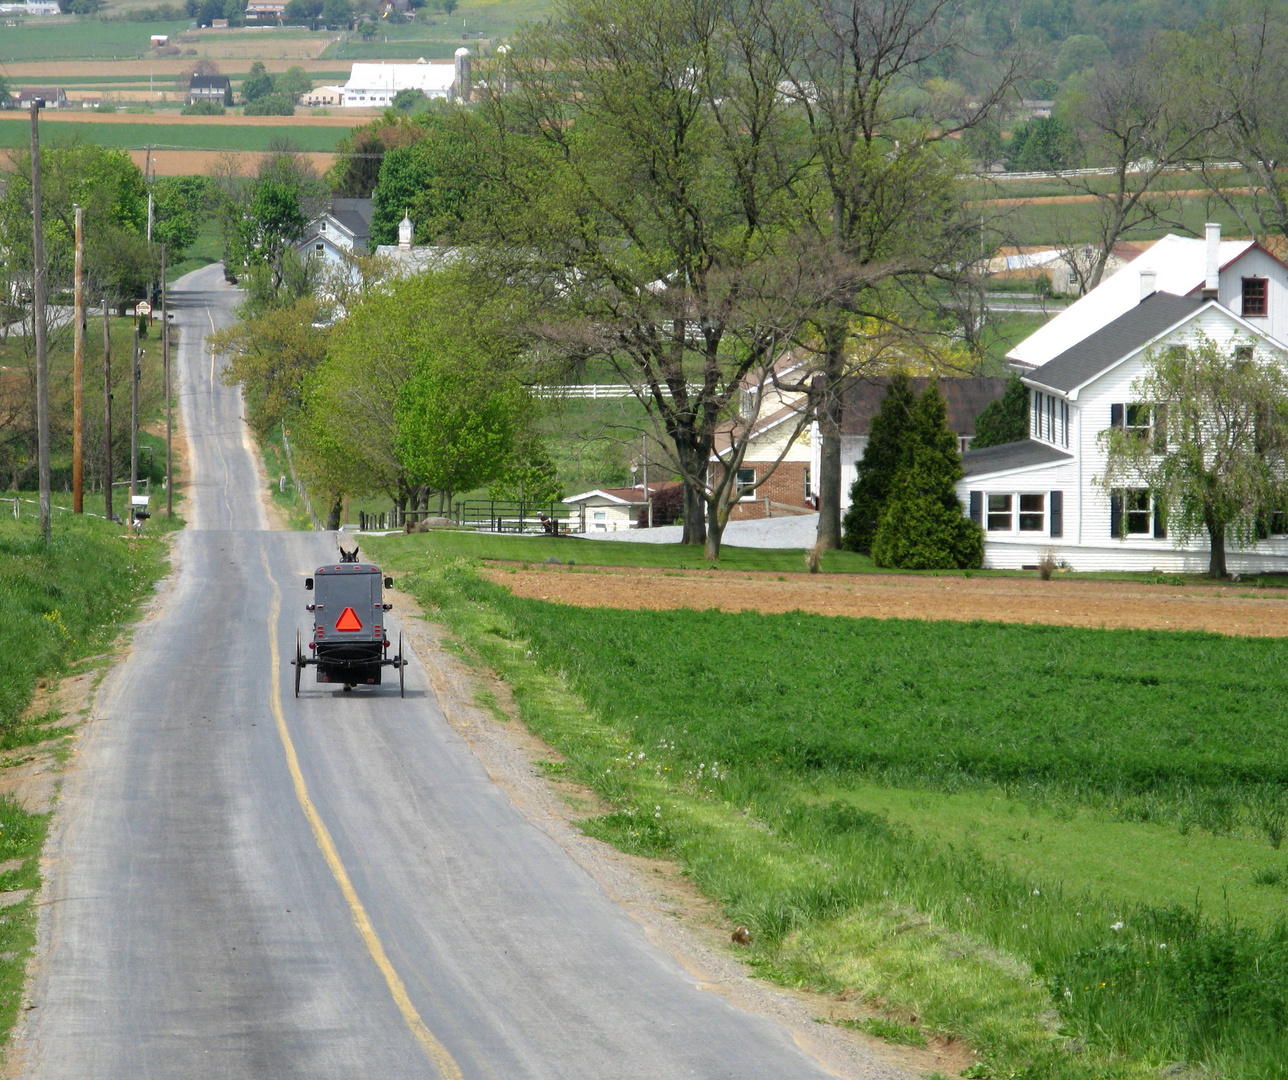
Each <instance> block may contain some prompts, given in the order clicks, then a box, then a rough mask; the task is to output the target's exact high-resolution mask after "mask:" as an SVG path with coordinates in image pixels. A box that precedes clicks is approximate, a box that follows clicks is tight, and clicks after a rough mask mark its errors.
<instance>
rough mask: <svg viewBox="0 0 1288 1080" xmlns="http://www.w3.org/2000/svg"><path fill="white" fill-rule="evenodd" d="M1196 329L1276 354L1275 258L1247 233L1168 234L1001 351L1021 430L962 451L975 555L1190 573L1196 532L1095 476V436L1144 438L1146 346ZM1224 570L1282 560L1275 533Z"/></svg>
mask: <svg viewBox="0 0 1288 1080" xmlns="http://www.w3.org/2000/svg"><path fill="white" fill-rule="evenodd" d="M1198 335H1203V336H1205V337H1207V338H1210V339H1212V340H1214V341H1216V342H1218V343H1219V344H1221V345H1222V346H1225V347H1230V348H1234V347H1241V348H1247V349H1249V350H1250V351H1251V354H1252V355H1253V356H1254V357H1256V358H1257V359H1259V360H1264V361H1271V362H1277V363H1288V344H1285V342H1288V266H1285V265H1284V264H1283V263H1282V262H1280V261H1279V260H1278V259H1276V258H1275V257H1274V256H1273V255H1271V254H1270V253H1269V252H1268V251H1266V250H1265V249H1264V248H1262V247H1261V246H1260V245H1258V244H1256V243H1254V242H1253V241H1251V240H1245V241H1238V242H1229V241H1226V242H1224V243H1223V242H1222V241H1221V230H1220V226H1218V225H1209V226H1208V227H1207V236H1206V239H1204V240H1190V239H1186V238H1183V237H1177V236H1168V237H1166V238H1164V239H1163V240H1160V241H1159V242H1158V243H1157V244H1155V245H1154V246H1153V247H1152V248H1151V249H1150V250H1149V251H1148V252H1147V253H1146V254H1145V255H1142V256H1141V257H1140V258H1139V259H1137V260H1135V261H1134V262H1132V263H1130V264H1129V265H1128V266H1126V267H1124V268H1123V269H1122V270H1120V271H1118V273H1116V274H1115V275H1113V277H1111V278H1108V279H1107V280H1105V281H1104V282H1102V283H1101V285H1100V286H1099V287H1098V288H1096V289H1094V290H1092V291H1091V292H1090V293H1088V294H1087V295H1086V296H1084V297H1083V298H1082V299H1081V300H1079V301H1078V302H1077V303H1075V304H1073V305H1071V306H1070V307H1069V308H1067V309H1066V310H1065V311H1063V312H1061V313H1060V315H1058V316H1057V317H1056V318H1054V319H1052V320H1051V321H1050V322H1049V323H1047V324H1046V325H1045V326H1043V327H1042V328H1041V329H1040V330H1038V331H1037V332H1036V333H1034V334H1032V335H1031V336H1030V337H1029V338H1027V339H1026V340H1025V341H1023V342H1021V343H1020V344H1019V345H1017V346H1016V347H1015V349H1013V350H1012V352H1011V353H1010V354H1009V355H1010V358H1011V359H1012V360H1013V361H1014V362H1016V365H1017V367H1020V369H1021V370H1022V371H1023V373H1024V374H1023V381H1024V383H1025V385H1027V386H1028V387H1029V391H1030V394H1029V402H1030V437H1029V438H1028V439H1026V440H1023V441H1021V442H1015V443H1008V444H1007V445H1005V446H996V447H990V448H988V449H984V450H969V451H967V452H966V453H965V454H963V455H962V466H963V469H964V471H965V474H966V475H965V477H964V478H963V479H962V480H961V481H960V482H959V483H958V485H957V493H958V495H959V497H960V498H961V500H962V503H963V505H964V506H965V507H966V508H967V513H969V515H970V516H971V518H973V519H974V520H975V521H977V522H978V523H979V524H980V525H981V526H982V527H983V528H984V535H985V544H984V565H985V566H987V567H995V568H1020V567H1029V566H1035V565H1036V564H1037V563H1038V562H1039V560H1040V559H1041V558H1042V556H1043V555H1044V553H1046V552H1050V553H1052V554H1053V555H1054V557H1055V558H1056V559H1057V560H1059V561H1062V562H1064V563H1065V564H1067V565H1068V566H1069V567H1071V568H1072V569H1074V570H1150V569H1158V570H1170V571H1179V570H1186V571H1203V570H1206V569H1207V565H1208V547H1207V538H1206V537H1199V538H1196V539H1195V540H1193V541H1191V542H1190V543H1189V544H1187V545H1186V546H1185V547H1180V546H1178V545H1177V543H1176V541H1175V540H1174V539H1173V538H1170V537H1168V535H1167V524H1166V521H1165V519H1164V517H1163V515H1162V514H1161V513H1160V512H1159V508H1158V507H1157V506H1156V505H1155V501H1154V498H1153V495H1152V493H1151V492H1150V491H1149V490H1148V489H1146V488H1144V487H1138V488H1133V487H1125V488H1124V489H1123V490H1120V491H1115V492H1114V493H1112V494H1111V493H1110V492H1108V491H1106V490H1105V489H1104V488H1103V487H1102V486H1101V484H1100V482H1099V478H1100V477H1101V476H1102V475H1103V473H1104V470H1105V464H1106V451H1105V449H1104V447H1103V445H1102V444H1101V440H1100V434H1101V432H1103V431H1105V430H1106V429H1108V428H1111V427H1120V428H1126V429H1137V430H1138V431H1139V433H1140V434H1141V437H1142V438H1151V439H1156V438H1158V437H1160V433H1158V432H1156V431H1155V430H1154V420H1155V417H1156V412H1155V408H1154V406H1153V405H1151V404H1150V403H1145V402H1138V401H1135V400H1134V399H1133V394H1132V389H1131V387H1132V383H1133V382H1134V381H1135V380H1136V379H1138V378H1139V377H1140V376H1141V375H1143V374H1144V371H1145V360H1146V357H1147V355H1148V354H1149V353H1150V351H1151V350H1157V349H1163V348H1167V347H1169V346H1179V345H1184V344H1186V343H1188V342H1190V341H1192V340H1194V338H1195V337H1196V336H1198ZM1227 563H1228V565H1229V567H1230V569H1231V570H1232V571H1236V572H1239V571H1257V570H1271V569H1274V570H1281V571H1282V570H1288V535H1272V536H1269V537H1267V538H1266V539H1265V540H1262V541H1261V542H1259V543H1257V544H1256V545H1255V546H1254V547H1252V548H1251V549H1248V550H1244V551H1238V550H1235V549H1234V548H1233V545H1230V547H1229V550H1228V553H1227Z"/></svg>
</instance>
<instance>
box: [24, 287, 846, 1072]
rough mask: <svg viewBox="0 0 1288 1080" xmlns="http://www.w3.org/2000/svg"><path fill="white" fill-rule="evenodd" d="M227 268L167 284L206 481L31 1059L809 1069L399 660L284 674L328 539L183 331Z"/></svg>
mask: <svg viewBox="0 0 1288 1080" xmlns="http://www.w3.org/2000/svg"><path fill="white" fill-rule="evenodd" d="M234 297H235V293H233V292H232V291H231V290H229V289H227V288H226V287H225V286H224V284H223V282H222V278H221V276H220V274H219V271H218V269H217V268H211V269H207V270H202V271H198V272H196V273H194V274H191V275H189V276H188V277H186V278H184V279H183V280H182V281H181V282H180V283H179V285H178V286H177V287H176V288H175V291H174V308H175V310H176V314H177V321H178V322H179V324H180V325H181V326H182V328H183V331H184V332H183V338H182V345H181V347H180V354H179V366H180V370H181V377H182V380H183V381H182V387H183V415H184V420H185V423H186V425H187V429H188V433H189V437H190V439H191V445H192V451H193V455H192V461H191V468H192V471H193V478H194V481H195V484H194V488H193V490H194V492H195V503H196V505H195V507H194V508H193V509H192V511H191V513H190V520H191V523H192V524H191V527H190V528H189V529H188V530H187V531H186V532H185V533H184V534H183V536H182V537H181V538H180V540H179V542H178V548H177V565H178V570H177V574H176V577H175V579H174V582H173V586H172V588H171V590H170V592H169V594H168V596H167V598H166V599H165V601H164V603H163V605H162V607H161V608H160V610H159V612H158V613H157V615H156V616H155V617H153V618H152V619H150V620H148V621H146V622H145V623H144V624H143V625H142V626H141V627H140V629H139V630H138V632H137V634H136V636H135V641H134V648H133V650H132V653H131V655H130V657H129V658H128V660H127V661H126V662H124V663H123V664H121V665H119V666H118V667H117V668H116V669H115V670H114V671H113V673H112V674H111V675H110V676H109V678H108V680H107V681H106V683H105V684H104V687H103V690H102V692H101V695H100V699H99V705H98V709H97V714H96V719H95V721H94V722H93V723H92V724H90V725H88V727H87V729H86V732H85V735H84V737H83V742H82V747H81V750H80V752H79V754H78V756H77V759H76V764H75V767H74V768H73V769H72V770H71V772H70V773H69V775H68V778H67V781H66V784H65V787H64V791H63V796H62V799H61V802H60V808H59V811H58V820H57V825H56V829H55V833H54V836H53V839H52V841H51V847H50V850H49V855H50V856H51V859H50V862H49V872H50V875H51V879H50V895H49V900H50V901H51V902H50V903H49V904H48V905H47V906H46V907H45V908H44V909H43V919H44V922H43V923H42V941H43V943H44V952H43V957H42V961H41V965H40V969H39V974H38V976H37V979H36V983H35V986H34V990H33V995H32V1000H33V1002H34V1004H35V1006H36V1008H35V1009H34V1010H33V1011H32V1012H29V1013H28V1014H27V1018H28V1019H27V1031H26V1034H25V1036H24V1038H23V1039H22V1041H21V1042H20V1044H19V1050H20V1052H21V1053H22V1054H23V1055H24V1060H25V1065H24V1070H23V1075H24V1076H27V1077H33V1078H36V1077H38V1078H41V1080H61V1078H66V1080H126V1078H129V1080H170V1078H174V1080H179V1078H183V1080H188V1078H194V1080H195V1078H201V1080H223V1078H247V1080H250V1078H254V1080H288V1078H299V1080H306V1078H307V1080H329V1078H336V1080H340V1078H343V1080H356V1078H376V1080H384V1078H391V1080H392V1078H401V1077H415V1078H421V1077H424V1078H434V1077H442V1078H468V1080H475V1078H495V1080H526V1078H549V1080H556V1078H557V1080H572V1078H577V1080H580V1078H605V1080H607V1078H612V1080H628V1078H636V1077H637V1078H640V1080H644V1078H647V1080H669V1078H680V1077H700V1078H726V1077H727V1078H730V1080H787V1078H802V1080H804V1078H814V1077H822V1076H824V1075H825V1074H824V1073H823V1071H822V1070H821V1069H820V1068H819V1067H817V1066H816V1065H815V1064H814V1063H813V1062H812V1061H811V1060H810V1059H809V1058H807V1057H805V1056H804V1055H803V1054H802V1053H801V1052H800V1051H798V1050H797V1048H796V1047H795V1045H794V1044H793V1043H792V1041H791V1039H790V1037H789V1035H788V1033H787V1032H786V1030H785V1029H783V1028H781V1027H779V1026H778V1025H776V1024H774V1023H773V1022H771V1021H768V1020H765V1019H763V1018H760V1017H756V1016H750V1015H747V1014H745V1013H742V1012H739V1011H738V1010H737V1009H735V1008H734V1007H733V1006H731V1005H730V1004H728V1003H727V1002H726V1001H725V1000H724V999H722V998H719V997H717V996H715V995H712V994H709V993H702V992H700V991H698V990H696V989H695V988H694V986H693V981H692V978H691V977H689V976H686V975H685V973H684V972H683V970H682V969H681V968H680V967H679V965H678V964H676V963H675V962H674V961H673V960H672V959H671V958H669V957H668V956H665V955H663V954H662V953H660V952H658V951H657V950H655V949H654V948H653V947H652V946H650V945H649V944H648V943H647V942H646V940H645V938H644V935H643V933H642V931H641V930H640V928H639V927H638V926H637V924H635V923H634V922H633V921H632V920H630V919H629V918H628V917H627V916H626V915H625V914H624V913H623V912H622V911H621V910H619V909H618V908H617V907H616V906H615V905H614V904H613V903H612V902H611V901H609V900H608V899H607V898H606V896H605V895H604V894H603V893H602V892H601V890H600V889H599V888H598V887H597V886H596V884H595V883H594V882H593V881H592V880H591V879H590V878H589V877H588V876H587V875H586V873H585V872H584V871H583V870H582V869H581V868H580V867H579V866H577V865H576V864H575V863H574V862H572V861H571V860H570V859H569V858H568V857H567V856H566V854H565V853H564V852H563V851H562V849H560V848H559V847H558V846H557V845H556V844H555V843H554V842H553V841H552V840H551V839H549V837H547V836H546V834H545V833H544V832H542V831H541V830H539V829H538V828H536V827H535V826H534V825H533V824H532V823H530V822H529V821H527V820H526V819H525V818H524V817H523V816H522V815H521V814H520V813H519V812H518V811H517V810H516V809H515V808H514V807H513V806H512V804H511V803H510V802H509V801H508V800H507V798H506V797H505V796H504V795H503V794H502V793H501V792H500V791H499V790H498V789H497V788H496V787H495V786H494V785H492V784H491V783H490V782H489V781H488V778H487V776H486V775H485V774H484V772H483V770H482V769H481V767H480V766H479V764H478V762H477V761H476V759H475V758H474V757H473V755H472V754H471V753H470V752H469V750H468V749H467V747H466V746H465V745H464V744H463V743H462V741H461V740H460V739H459V738H458V737H457V736H456V734H455V733H454V732H453V730H452V729H451V728H450V727H449V726H448V724H447V723H446V722H445V721H444V719H443V717H442V715H441V713H440V712H439V711H438V709H437V707H436V705H435V703H434V699H433V697H432V694H430V693H428V692H427V690H426V686H427V680H426V676H425V673H424V671H423V670H422V668H421V667H420V666H419V664H418V663H416V662H415V660H413V663H412V666H411V667H410V668H408V671H407V675H408V697H407V699H406V700H400V699H399V698H398V696H397V693H396V692H393V693H390V692H389V688H387V687H386V688H383V689H382V690H381V691H357V692H355V693H352V694H344V693H342V692H339V691H335V690H332V689H330V688H321V687H314V688H311V689H309V691H308V693H307V694H306V695H305V696H303V697H301V698H300V699H299V700H298V701H297V700H295V699H294V698H293V697H292V693H291V686H290V673H291V669H290V667H289V666H286V665H285V664H284V661H285V660H286V659H287V658H288V657H289V655H291V651H292V650H293V646H294V632H295V628H296V627H297V626H300V625H303V621H304V619H305V615H304V612H303V610H302V605H303V603H304V601H305V594H304V592H303V590H302V577H303V575H304V574H305V573H307V572H309V571H311V570H312V569H313V568H314V567H315V566H316V564H318V563H319V562H322V561H328V560H329V559H331V558H334V554H333V552H334V538H333V537H330V536H326V535H322V534H305V533H272V532H267V531H265V528H264V517H263V513H262V511H261V509H260V507H259V505H258V501H257V499H256V498H255V483H256V482H255V479H254V477H255V472H254V468H253V463H252V457H251V455H250V451H249V449H248V446H247V443H246V441H245V439H244V435H243V427H242V421H241V419H240V404H239V399H238V396H237V395H236V394H235V393H234V392H233V391H230V390H228V389H227V388H224V387H221V386H219V384H218V383H217V381H216V378H215V374H216V373H217V369H218V362H217V361H214V362H212V360H211V358H210V356H209V354H208V353H207V352H206V351H205V350H204V349H203V346H202V343H201V337H202V333H203V332H207V331H209V329H210V328H211V326H216V327H217V326H220V325H222V324H224V323H226V322H227V321H228V320H229V318H230V312H229V309H230V305H231V302H232V300H233V298H234ZM392 629H393V630H394V632H396V631H397V626H396V624H395V625H392Z"/></svg>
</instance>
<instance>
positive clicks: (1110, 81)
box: [1060, 50, 1215, 296]
mask: <svg viewBox="0 0 1288 1080" xmlns="http://www.w3.org/2000/svg"><path fill="white" fill-rule="evenodd" d="M1176 83H1177V79H1176V78H1175V74H1174V72H1173V71H1172V70H1170V58H1169V56H1168V54H1167V53H1165V52H1161V51H1159V50H1153V51H1150V52H1149V53H1146V54H1145V55H1144V56H1142V57H1141V58H1140V59H1138V60H1136V61H1134V62H1132V63H1125V64H1124V63H1120V64H1110V65H1104V66H1102V67H1100V68H1097V69H1096V71H1095V72H1094V74H1093V75H1092V76H1090V77H1088V78H1086V79H1084V80H1083V84H1082V87H1081V89H1080V90H1079V91H1078V92H1077V93H1076V94H1075V95H1074V97H1073V100H1072V102H1071V104H1070V109H1069V112H1070V116H1071V119H1072V120H1073V122H1074V126H1075V128H1076V129H1077V131H1078V135H1079V139H1080V141H1081V144H1082V148H1083V151H1084V153H1085V155H1086V157H1085V161H1086V164H1088V165H1090V166H1099V167H1103V168H1106V169H1108V170H1110V174H1109V175H1108V176H1105V175H1099V176H1077V175H1072V174H1066V175H1065V176H1064V177H1063V178H1062V179H1063V183H1064V186H1065V188H1066V189H1067V190H1068V192H1069V193H1070V194H1071V195H1073V196H1075V197H1082V198H1084V199H1088V200H1090V201H1091V204H1092V207H1093V209H1092V213H1091V220H1090V221H1088V220H1087V219H1086V218H1084V217H1081V216H1079V217H1078V219H1077V223H1076V234H1075V232H1074V231H1073V230H1072V229H1070V230H1066V231H1067V232H1068V235H1065V236H1062V237H1061V239H1060V243H1061V246H1062V247H1063V249H1064V251H1065V262H1066V264H1067V265H1068V267H1069V270H1070V272H1071V276H1072V278H1073V281H1074V283H1075V284H1076V286H1077V292H1078V295H1079V296H1081V295H1082V294H1083V293H1086V292H1089V291H1090V290H1092V289H1094V288H1095V287H1096V286H1097V285H1099V284H1100V281H1101V278H1102V277H1103V276H1104V273H1105V267H1106V266H1107V264H1108V262H1109V259H1110V257H1111V256H1112V255H1113V250H1114V246H1115V245H1116V244H1117V243H1118V242H1119V241H1120V240H1121V239H1122V238H1123V237H1124V236H1125V235H1127V234H1128V233H1130V232H1133V231H1138V230H1142V229H1158V228H1169V229H1183V228H1184V227H1185V226H1184V225H1183V223H1182V220H1181V210H1182V198H1183V192H1182V191H1181V190H1180V189H1179V188H1178V187H1177V186H1175V185H1173V187H1172V188H1170V189H1169V188H1168V187H1166V186H1165V178H1166V177H1168V176H1169V175H1173V174H1175V173H1176V171H1177V167H1178V166H1180V165H1183V164H1186V163H1188V162H1191V161H1197V160H1200V159H1201V158H1202V155H1203V152H1204V151H1205V150H1206V148H1207V145H1208V143H1209V139H1210V136H1211V134H1212V132H1213V130H1214V127H1215V122H1214V121H1213V120H1212V119H1211V118H1208V119H1207V120H1205V121H1200V122H1196V120H1195V117H1194V116H1193V114H1192V110H1191V109H1190V108H1189V104H1188V99H1187V98H1186V96H1185V95H1184V94H1178V93H1177V86H1176ZM1182 186H1184V183H1182ZM1088 233H1089V234H1090V235H1088Z"/></svg>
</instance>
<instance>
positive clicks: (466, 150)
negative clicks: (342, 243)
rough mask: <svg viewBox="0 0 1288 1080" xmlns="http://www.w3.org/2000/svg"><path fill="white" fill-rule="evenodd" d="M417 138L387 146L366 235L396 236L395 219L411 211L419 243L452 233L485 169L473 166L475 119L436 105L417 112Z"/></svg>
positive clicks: (383, 239)
mask: <svg viewBox="0 0 1288 1080" xmlns="http://www.w3.org/2000/svg"><path fill="white" fill-rule="evenodd" d="M415 124H416V126H417V127H418V128H419V133H420V137H419V139H418V140H417V141H416V142H414V143H412V144H410V145H408V146H400V147H395V148H393V149H390V150H389V151H388V152H387V153H386V154H385V155H384V160H383V161H382V162H381V165H380V176H379V179H378V180H377V181H376V186H375V188H374V189H373V190H372V192H371V201H372V214H371V239H372V243H375V244H393V243H397V241H398V223H399V222H400V221H402V218H403V215H404V214H407V215H409V216H410V217H411V220H412V224H413V225H414V226H415V229H416V236H417V238H418V239H420V240H421V242H422V243H432V242H435V241H438V240H440V239H447V240H451V239H453V238H455V236H456V234H457V232H458V230H459V227H460V225H461V223H462V222H463V221H464V220H465V218H466V217H467V215H468V214H469V211H470V204H471V200H472V199H473V198H474V197H475V196H476V195H477V194H478V192H479V190H480V189H481V187H482V184H483V178H484V177H485V176H486V171H485V170H484V169H483V168H481V167H476V166H478V164H479V163H478V144H477V143H476V141H475V140H474V139H472V138H471V137H470V134H469V133H470V130H471V128H472V127H473V126H474V125H475V124H476V121H474V120H473V119H472V118H471V117H470V116H469V115H467V113H466V111H465V110H463V109H460V108H459V107H457V106H452V105H437V106H434V107H432V108H431V109H429V110H428V111H426V112H425V113H422V114H421V115H420V116H418V117H417V118H416V121H415Z"/></svg>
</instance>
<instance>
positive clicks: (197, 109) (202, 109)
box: [179, 101, 224, 116]
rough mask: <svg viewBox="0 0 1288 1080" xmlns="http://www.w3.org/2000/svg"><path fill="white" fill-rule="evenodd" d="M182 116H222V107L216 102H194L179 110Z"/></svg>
mask: <svg viewBox="0 0 1288 1080" xmlns="http://www.w3.org/2000/svg"><path fill="white" fill-rule="evenodd" d="M179 113H180V115H182V116H223V115H224V107H223V106H222V105H220V104H219V102H217V101H194V102H193V103H192V104H191V105H185V106H184V107H183V108H182V109H180V110H179Z"/></svg>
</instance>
